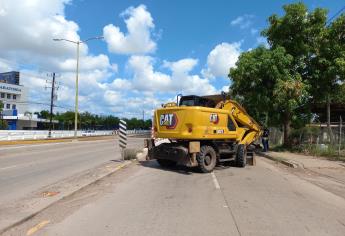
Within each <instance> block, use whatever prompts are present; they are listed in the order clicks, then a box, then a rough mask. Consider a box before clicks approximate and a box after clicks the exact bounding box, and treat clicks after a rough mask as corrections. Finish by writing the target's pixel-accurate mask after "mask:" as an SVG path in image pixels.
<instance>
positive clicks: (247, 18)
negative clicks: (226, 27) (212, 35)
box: [230, 14, 254, 29]
mask: <svg viewBox="0 0 345 236" xmlns="http://www.w3.org/2000/svg"><path fill="white" fill-rule="evenodd" d="M253 18H254V15H249V14H244V15H242V16H239V17H237V18H235V19H234V20H232V21H231V23H230V24H231V25H233V26H239V27H240V28H241V29H246V28H248V27H250V26H251V25H252V24H253Z"/></svg>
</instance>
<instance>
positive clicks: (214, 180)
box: [211, 172, 220, 189]
mask: <svg viewBox="0 0 345 236" xmlns="http://www.w3.org/2000/svg"><path fill="white" fill-rule="evenodd" d="M211 176H212V179H213V183H214V187H215V188H216V189H220V185H219V182H218V180H217V177H216V175H215V174H214V172H212V173H211Z"/></svg>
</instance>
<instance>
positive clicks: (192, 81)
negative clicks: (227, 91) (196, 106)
mask: <svg viewBox="0 0 345 236" xmlns="http://www.w3.org/2000/svg"><path fill="white" fill-rule="evenodd" d="M197 64H198V60H196V59H193V58H185V59H181V60H179V61H176V62H165V63H164V65H165V66H166V67H168V68H170V70H171V71H172V75H171V79H172V83H171V87H172V88H174V91H176V92H181V93H183V94H196V95H206V94H215V93H216V89H215V88H214V86H213V85H211V84H210V82H209V80H208V79H202V78H200V76H199V75H191V74H190V72H191V71H192V70H193V68H194V67H195V66H196V65H197Z"/></svg>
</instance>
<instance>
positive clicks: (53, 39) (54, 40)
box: [53, 39, 62, 41]
mask: <svg viewBox="0 0 345 236" xmlns="http://www.w3.org/2000/svg"><path fill="white" fill-rule="evenodd" d="M53 40H54V41H62V39H53Z"/></svg>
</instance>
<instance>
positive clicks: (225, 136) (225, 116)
mask: <svg viewBox="0 0 345 236" xmlns="http://www.w3.org/2000/svg"><path fill="white" fill-rule="evenodd" d="M153 130H154V131H153V132H154V138H155V139H156V140H157V139H164V140H168V142H161V143H160V144H159V145H157V142H155V139H148V140H146V146H147V147H148V159H156V160H157V161H158V163H159V164H160V165H161V166H162V167H172V166H174V165H176V164H179V165H186V166H190V167H195V166H198V167H199V169H200V170H201V171H202V172H204V173H208V172H211V171H212V170H213V169H214V167H215V166H216V164H217V163H219V162H226V161H234V162H235V163H236V165H237V166H239V167H245V165H246V163H247V157H249V156H251V157H253V149H254V146H253V145H252V144H253V143H254V141H255V140H257V139H258V138H259V137H260V136H261V134H262V130H261V127H260V125H259V124H258V123H257V122H256V121H255V120H254V119H253V118H251V117H250V116H249V115H248V113H247V112H246V111H245V109H244V108H243V107H242V106H241V105H240V104H238V103H237V102H236V101H233V100H230V99H227V98H226V95H225V94H224V93H222V94H221V95H212V96H195V95H190V96H182V95H178V96H177V101H176V102H171V103H167V104H163V105H162V107H161V108H159V109H157V110H155V112H154V117H153Z"/></svg>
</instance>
